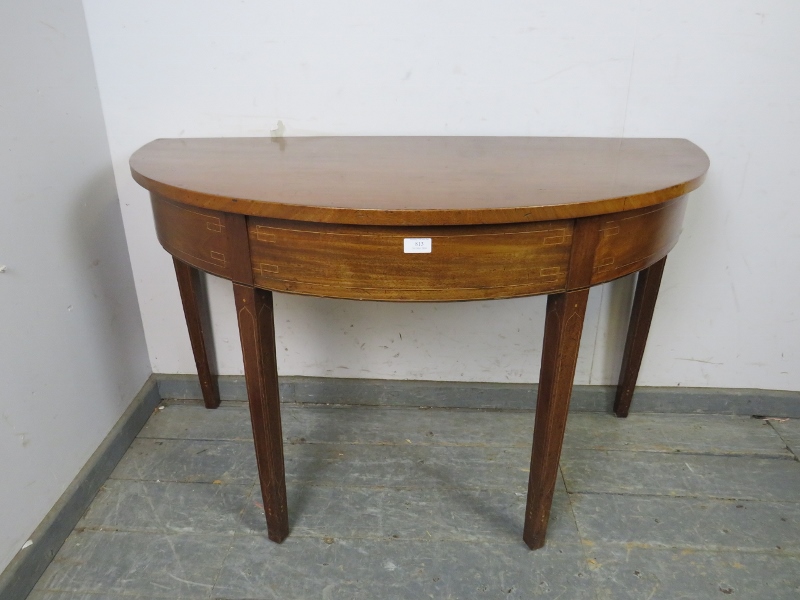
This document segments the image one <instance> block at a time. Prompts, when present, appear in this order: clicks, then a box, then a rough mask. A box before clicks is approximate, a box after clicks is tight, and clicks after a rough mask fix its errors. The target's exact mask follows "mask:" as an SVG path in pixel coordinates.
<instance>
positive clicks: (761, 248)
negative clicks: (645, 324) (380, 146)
mask: <svg viewBox="0 0 800 600" xmlns="http://www.w3.org/2000/svg"><path fill="white" fill-rule="evenodd" d="M84 5H85V7H86V10H87V18H88V23H89V32H90V37H91V41H92V48H93V53H94V57H95V63H96V67H97V75H98V81H99V87H100V95H101V98H102V102H103V107H104V112H105V117H106V125H107V130H108V135H109V141H110V147H111V154H112V157H113V163H114V170H115V173H116V177H117V185H118V190H119V194H120V198H121V201H122V211H123V218H124V222H125V230H126V234H127V236H128V243H129V248H130V251H131V258H132V262H133V269H134V274H135V278H136V285H137V291H138V297H139V303H140V306H141V309H142V317H143V320H144V325H145V332H146V336H147V343H148V349H149V353H150V359H151V362H152V366H153V369H154V370H155V371H156V372H163V373H176V372H178V373H190V372H192V371H193V370H194V365H193V362H192V357H191V353H190V350H189V342H188V337H187V335H186V333H185V331H184V325H183V322H182V314H181V308H180V303H179V300H178V294H177V287H176V284H175V283H174V281H173V279H174V275H173V272H172V266H171V263H170V260H169V257H168V256H167V254H166V253H165V252H164V251H163V250H161V248H160V247H159V246H158V244H157V242H156V239H155V235H154V232H153V226H152V217H151V214H150V208H149V205H148V199H147V195H146V193H145V191H144V190H142V189H140V188H139V187H138V186H137V185H136V184H135V183H134V182H133V181H132V179H131V178H130V176H129V172H128V165H127V160H128V157H129V155H130V154H131V153H132V152H133V151H134V150H135V149H136V148H138V147H139V146H141V145H142V144H144V143H146V142H148V141H149V140H151V139H153V138H157V137H177V136H187V137H191V136H259V135H260V136H263V135H268V134H269V131H270V130H271V129H273V128H276V126H277V123H278V121H279V120H280V121H282V122H283V124H284V125H285V127H286V135H308V134H319V135H328V134H338V135H348V134H398V135H406V134H433V135H445V134H447V135H463V134H471V135H476V134H477V135H482V134H487V135H488V134H502V135H586V136H641V137H647V136H665V137H687V138H689V139H691V140H693V141H694V142H696V143H698V144H699V145H700V146H702V147H703V148H704V149H705V150H706V151H707V152H708V154H709V155H710V156H711V161H712V167H711V172H710V174H709V177H708V180H707V183H706V184H705V186H704V187H703V188H702V189H701V190H699V191H698V192H695V193H694V194H693V197H692V199H691V205H690V209H689V211H688V215H687V221H686V227H685V231H684V236H683V239H682V241H681V243H680V244H679V245H678V247H677V248H676V250H675V251H674V252H673V253H672V255H671V257H670V260H669V262H668V265H667V271H666V274H665V280H664V284H663V287H662V293H661V298H660V301H659V306H658V310H657V313H656V317H655V322H654V324H653V328H652V332H651V341H650V344H649V347H648V350H647V353H646V356H645V364H644V366H643V370H642V373H641V377H640V383H641V384H643V385H666V386H675V385H683V386H714V387H755V388H772V389H786V390H800V369H798V368H797V365H798V360H800V327H799V326H798V318H799V316H798V308H797V307H798V298H800V283H798V278H797V277H796V275H797V273H800V234H798V233H797V226H798V223H800V202H797V200H796V190H797V188H798V183H800V181H799V179H800V178H799V177H798V169H799V168H800V167H798V157H800V111H798V106H800V44H798V43H797V31H800V3H798V2H795V1H792V0H707V1H705V2H697V1H696V0H692V1H689V0H673V1H671V2H663V1H655V0H609V1H607V2H593V1H591V0H564V1H561V2H531V1H526V2H522V1H499V2H479V1H477V0H458V1H456V0H451V1H444V0H439V1H431V0H425V1H422V0H417V1H412V0H404V1H402V2H401V1H386V2H369V1H365V0H364V1H360V0H340V1H338V2H325V1H323V0H295V1H293V2H276V1H272V2H267V1H263V0H258V1H250V0H244V1H241V2H236V3H233V2H224V1H214V0H183V1H171V2H157V1H155V0H136V1H133V0H120V1H117V2H106V1H104V0H84ZM782 275H784V276H782ZM630 283H631V282H630V280H625V281H621V282H618V283H616V284H613V285H610V286H607V287H605V288H601V289H597V290H594V292H593V294H592V297H591V302H590V307H589V319H588V321H587V325H586V329H585V334H584V345H583V351H582V354H581V359H580V365H579V368H578V375H577V382H578V383H595V384H600V383H611V382H613V381H614V380H615V377H616V374H615V370H616V366H617V364H618V361H619V354H620V348H621V339H620V332H621V330H622V328H623V327H622V326H623V324H624V323H623V321H624V319H622V318H621V315H624V313H625V310H626V308H627V306H628V303H627V299H628V298H629V295H630V289H631V287H630ZM211 291H212V304H213V309H214V318H215V327H216V332H217V338H218V340H217V342H218V348H219V351H218V354H219V358H220V364H221V370H222V372H223V373H231V374H232V373H241V369H242V367H241V358H240V356H239V347H238V339H237V331H236V326H235V318H234V311H233V308H232V306H233V300H232V297H231V293H230V292H229V290H228V284H226V283H224V282H220V281H216V280H215V281H213V282H212V283H211ZM276 304H277V307H276V310H277V332H278V337H279V342H280V344H279V361H280V364H279V368H280V371H281V372H282V373H283V374H294V375H297V374H300V375H323V376H335V377H348V376H355V377H381V378H412V379H416V378H426V379H441V380H481V381H515V382H526V381H535V380H536V379H537V377H538V366H537V365H538V361H539V352H540V351H539V348H540V345H541V332H542V320H543V306H544V300H543V299H542V298H533V299H522V300H513V301H502V302H493V303H490V302H477V303H468V304H448V305H391V304H389V305H376V304H369V303H355V302H347V301H329V300H318V299H311V298H302V297H290V296H279V297H278V299H277V302H276ZM401 334H402V340H401V339H400V335H401Z"/></svg>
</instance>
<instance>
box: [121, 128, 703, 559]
mask: <svg viewBox="0 0 800 600" xmlns="http://www.w3.org/2000/svg"><path fill="white" fill-rule="evenodd" d="M707 169H708V157H707V156H706V155H705V153H704V152H703V151H702V150H701V149H700V148H698V147H697V146H695V145H694V144H692V143H691V142H689V141H687V140H676V139H602V138H493V137H486V138H476V137H463V138H433V137H422V138H389V137H376V138H335V137H333V138H286V139H281V140H277V141H276V140H265V139H258V138H238V139H237V138H231V139H196V140H185V139H181V140H156V141H154V142H151V143H150V144H148V145H146V146H144V147H143V148H141V149H140V150H138V151H137V152H136V153H135V154H134V155H133V157H132V158H131V172H132V174H133V177H134V178H135V179H136V181H138V182H139V183H140V184H141V185H143V186H144V187H145V188H147V189H148V190H149V191H150V193H151V198H152V205H153V216H154V218H155V224H156V231H157V233H158V239H159V241H160V242H161V244H162V245H163V246H164V248H165V249H166V250H167V251H168V252H169V253H170V254H172V256H173V257H174V259H175V261H174V262H175V270H176V274H177V277H178V283H179V288H180V291H181V299H182V301H183V305H184V311H185V313H186V320H187V324H188V326H189V333H190V339H191V342H192V348H193V351H194V355H195V361H196V363H197V367H198V372H199V374H200V380H201V385H202V388H203V395H204V398H205V402H206V406H208V407H209V408H213V407H215V406H217V405H218V404H219V392H218V390H217V388H216V386H215V384H214V381H213V376H212V374H211V368H210V365H209V360H208V356H207V350H208V349H207V344H208V332H209V328H208V325H207V319H206V317H205V314H204V311H205V310H206V308H205V306H204V302H203V301H202V293H201V286H200V280H199V273H198V270H202V271H205V272H208V273H211V274H214V275H218V276H220V277H224V278H226V279H229V280H231V281H232V282H234V296H235V299H236V309H237V316H238V322H239V332H240V335H241V342H242V352H243V355H244V367H245V377H246V380H247V392H248V398H249V403H250V412H251V418H252V423H253V437H254V441H255V451H256V458H257V462H258V472H259V479H260V482H261V491H262V496H263V500H264V508H265V510H266V519H267V528H268V534H269V537H270V539H272V540H274V541H276V542H280V541H282V540H283V539H285V538H286V536H287V535H288V533H289V521H288V508H287V504H286V486H285V482H284V480H285V476H284V461H283V441H282V434H281V421H280V400H279V394H278V373H277V359H276V354H275V331H274V325H273V322H274V315H273V308H272V291H273V290H274V291H282V292H292V293H297V294H309V295H316V296H325V297H335V298H352V299H370V300H392V301H452V300H477V299H493V298H510V297H515V296H530V295H535V294H548V299H547V316H546V320H545V333H544V348H543V352H542V365H541V374H540V381H539V393H538V399H537V409H536V423H535V428H534V436H533V447H532V454H531V468H530V477H529V482H528V503H527V507H526V511H525V527H524V531H523V539H524V540H525V542H526V543H527V544H528V546H529V547H530V548H532V549H535V548H539V547H541V546H542V545H543V544H544V541H545V535H546V532H547V522H548V519H549V514H550V507H551V504H552V499H553V491H554V489H555V484H556V480H557V475H558V461H559V457H560V454H561V444H562V441H563V437H564V429H565V426H566V421H567V413H568V410H569V401H570V394H571V392H572V382H573V378H574V375H575V364H576V360H577V355H578V347H579V345H580V337H581V331H582V328H583V318H584V313H585V310H586V302H587V298H588V294H589V288H590V287H591V286H593V285H597V284H599V283H603V282H606V281H610V280H612V279H616V278H617V277H622V276H624V275H627V274H630V273H634V272H637V271H638V272H640V274H639V280H638V283H637V288H636V295H635V298H634V303H633V311H632V315H631V324H630V328H629V332H628V340H627V343H626V346H625V355H624V359H623V367H622V373H621V375H620V383H619V389H618V395H617V401H616V403H615V407H614V410H615V412H616V414H617V415H618V416H620V417H624V416H626V415H627V414H628V409H629V407H630V402H631V398H632V395H633V390H634V387H635V384H636V378H637V375H638V372H639V368H640V366H641V360H642V355H643V353H644V346H645V341H646V340H647V333H648V329H649V326H650V322H651V319H652V316H653V310H654V307H655V302H656V298H657V295H658V288H659V283H660V280H661V274H662V272H663V268H664V263H665V261H666V255H667V253H668V252H669V251H670V250H671V249H672V247H673V246H674V245H675V243H676V242H677V240H678V236H679V235H680V232H681V226H682V222H683V216H684V211H685V208H686V194H687V193H688V192H690V191H691V190H693V189H695V188H697V187H698V186H699V185H700V184H701V183H702V181H703V178H704V177H705V173H706V170H707ZM405 238H430V239H431V252H430V253H427V254H409V253H405V252H404V250H403V240H404V239H405Z"/></svg>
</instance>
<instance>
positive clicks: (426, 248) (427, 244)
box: [403, 238, 431, 254]
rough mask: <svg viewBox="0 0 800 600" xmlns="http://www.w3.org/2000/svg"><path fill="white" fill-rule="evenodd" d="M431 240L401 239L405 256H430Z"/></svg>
mask: <svg viewBox="0 0 800 600" xmlns="http://www.w3.org/2000/svg"><path fill="white" fill-rule="evenodd" d="M430 251H431V238H403V252H404V253H405V254H423V253H424V254H430Z"/></svg>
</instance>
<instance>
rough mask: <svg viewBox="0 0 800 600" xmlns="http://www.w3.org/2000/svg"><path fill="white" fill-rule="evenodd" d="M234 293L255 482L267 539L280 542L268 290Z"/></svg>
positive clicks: (279, 465)
mask: <svg viewBox="0 0 800 600" xmlns="http://www.w3.org/2000/svg"><path fill="white" fill-rule="evenodd" d="M233 293H234V296H235V297H236V314H237V317H238V319H239V335H240V336H241V340H242V355H243V356H244V375H245V379H246V381H247V398H248V400H249V402H250V420H251V421H252V424H253V441H254V442H255V447H256V462H257V463H258V478H259V481H260V482H261V496H262V498H263V500H264V512H266V515H267V534H268V535H269V539H271V540H272V541H274V542H278V543H280V542H282V541H283V540H285V539H286V536H287V535H289V516H288V511H287V508H286V481H285V477H284V468H283V434H282V431H281V406H280V396H279V392H278V365H277V360H276V357H275V325H274V318H273V310H272V292H269V291H267V290H260V289H258V288H252V287H250V286H247V285H241V284H238V283H234V284H233Z"/></svg>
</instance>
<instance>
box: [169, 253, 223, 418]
mask: <svg viewBox="0 0 800 600" xmlns="http://www.w3.org/2000/svg"><path fill="white" fill-rule="evenodd" d="M172 262H173V263H174V264H175V275H176V276H177V278H178V289H179V290H180V292H181V302H182V303H183V314H184V315H185V317H186V326H187V327H188V328H189V340H190V341H191V343H192V352H193V353H194V362H195V364H196V365H197V375H198V377H199V378H200V389H201V390H202V391H203V401H204V402H205V405H206V408H217V407H218V406H219V388H218V387H217V380H216V378H215V377H214V375H213V374H212V373H211V365H210V361H209V357H208V356H209V355H208V347H207V345H206V338H208V339H209V342H210V341H211V340H210V338H211V324H210V319H209V317H208V306H207V304H206V302H205V293H204V291H203V287H202V283H201V281H200V271H198V270H197V269H195V268H194V267H191V266H189V265H187V264H186V263H185V262H182V261H180V260H178V259H177V258H174V257H173V259H172ZM210 345H211V344H209V346H210Z"/></svg>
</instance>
